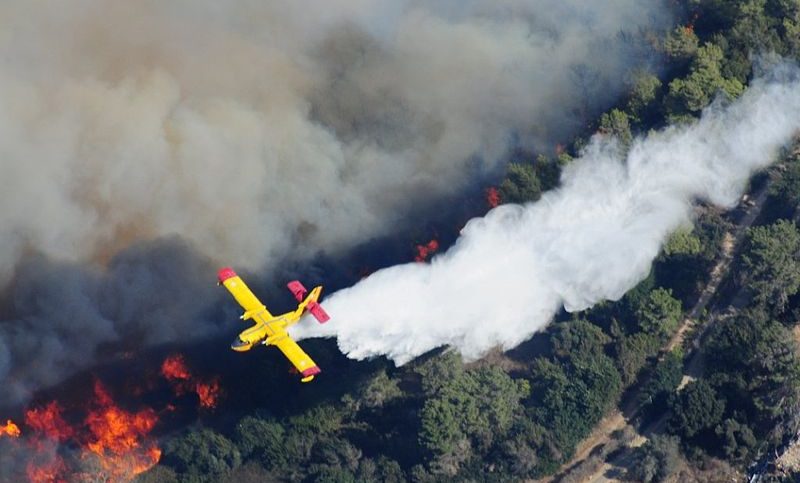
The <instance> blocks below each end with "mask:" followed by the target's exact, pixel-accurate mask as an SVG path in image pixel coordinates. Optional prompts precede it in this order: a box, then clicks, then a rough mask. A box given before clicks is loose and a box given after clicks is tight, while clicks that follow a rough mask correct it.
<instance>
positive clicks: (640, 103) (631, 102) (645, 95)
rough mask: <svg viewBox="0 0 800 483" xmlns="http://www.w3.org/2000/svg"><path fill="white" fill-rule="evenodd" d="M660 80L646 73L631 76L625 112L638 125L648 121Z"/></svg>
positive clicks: (656, 96)
mask: <svg viewBox="0 0 800 483" xmlns="http://www.w3.org/2000/svg"><path fill="white" fill-rule="evenodd" d="M661 86H662V83H661V80H660V79H659V78H658V77H656V76H655V75H653V74H651V73H650V72H647V71H637V72H636V73H634V75H633V80H632V85H631V88H630V93H629V98H628V107H627V111H628V113H629V114H630V118H631V120H632V121H633V122H635V123H637V124H639V123H643V122H645V121H647V120H648V117H649V116H650V115H651V111H652V110H653V106H654V105H655V104H656V101H657V99H658V96H659V93H660V91H661Z"/></svg>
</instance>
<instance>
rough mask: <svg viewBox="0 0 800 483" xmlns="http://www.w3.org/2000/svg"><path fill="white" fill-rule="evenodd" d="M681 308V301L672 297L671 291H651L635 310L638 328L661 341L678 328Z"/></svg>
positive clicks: (681, 312) (681, 313)
mask: <svg viewBox="0 0 800 483" xmlns="http://www.w3.org/2000/svg"><path fill="white" fill-rule="evenodd" d="M682 315H683V308H682V307H681V301H680V300H678V299H676V298H675V297H673V296H672V290H671V289H664V288H657V289H655V290H653V291H651V292H650V293H649V294H648V295H647V297H646V298H645V299H644V300H643V301H642V304H641V305H640V306H639V307H638V308H637V309H636V319H637V320H638V321H639V327H641V329H642V331H644V332H645V333H648V334H652V335H655V336H657V337H659V338H661V339H664V338H666V337H669V336H670V335H671V334H672V333H673V332H674V331H675V329H677V328H678V324H679V323H680V320H681V316H682Z"/></svg>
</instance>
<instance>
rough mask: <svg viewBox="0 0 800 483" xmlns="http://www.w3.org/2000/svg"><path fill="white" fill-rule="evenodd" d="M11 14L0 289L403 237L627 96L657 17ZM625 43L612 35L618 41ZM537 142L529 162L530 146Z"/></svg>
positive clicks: (425, 6) (345, 5) (6, 46)
mask: <svg viewBox="0 0 800 483" xmlns="http://www.w3.org/2000/svg"><path fill="white" fill-rule="evenodd" d="M430 4H431V2H417V1H411V0H407V1H396V0H334V1H325V2H306V1H293V2H278V1H268V2H251V1H248V0H234V1H225V2H220V1H217V0H179V1H170V2H164V1H160V0H142V1H135V2H131V1H127V0H112V1H100V0H70V1H67V2H61V3H60V4H59V5H58V6H57V7H54V6H53V5H52V3H51V2H47V1H43V0H31V1H24V2H2V3H0V59H2V62H1V63H0V170H1V172H2V176H1V177H0V227H2V228H0V285H2V283H3V282H5V281H7V280H8V277H9V274H10V273H11V272H12V270H13V267H14V265H15V264H16V263H17V261H18V260H19V258H20V256H21V254H23V253H27V252H29V251H30V250H33V251H37V252H41V253H44V254H46V255H48V256H50V257H54V258H56V259H59V260H67V261H78V262H81V261H95V262H97V261H99V262H104V261H106V260H108V259H109V258H110V256H112V255H113V254H114V253H115V252H117V251H119V250H120V249H121V248H123V247H125V246H127V245H128V244H129V243H130V242H132V241H135V240H142V239H155V238H158V237H160V236H165V235H172V234H178V235H179V236H181V237H183V238H185V239H186V240H188V241H189V242H190V243H192V244H193V245H194V246H196V247H197V249H198V250H200V251H202V252H203V253H204V254H206V255H207V256H210V257H213V258H214V259H215V260H216V261H218V262H220V263H226V264H228V263H230V264H234V265H238V266H251V267H253V266H265V265H268V264H269V262H271V261H274V260H276V259H279V258H280V257H284V256H287V255H288V254H294V255H297V256H303V255H307V254H309V253H314V252H315V251H317V250H320V249H325V250H329V251H330V252H333V253H335V252H336V250H337V249H339V248H342V247H346V246H348V245H349V244H352V243H354V242H355V241H359V240H363V239H364V238H366V237H369V236H374V235H378V234H380V233H381V232H385V231H386V230H387V229H388V228H390V227H396V226H397V225H396V224H397V222H398V221H401V220H402V217H403V213H407V212H408V204H409V200H414V202H415V203H419V202H421V201H425V200H431V199H435V198H436V197H439V196H444V195H447V194H448V193H453V192H456V191H457V190H458V189H460V188H461V187H463V184H464V183H465V182H466V181H467V180H469V179H470V178H473V179H474V177H475V176H476V175H480V174H485V173H487V172H491V171H492V170H493V169H494V168H495V167H496V164H497V162H498V160H499V159H501V155H502V154H503V152H504V151H505V150H506V149H507V147H508V146H509V143H510V142H511V139H512V137H513V138H514V142H519V143H522V144H526V145H534V144H536V145H539V146H542V145H545V147H546V143H551V142H554V140H555V139H558V138H559V137H561V136H563V135H564V134H565V133H567V132H570V131H571V130H573V129H574V128H575V127H576V126H578V125H580V124H581V122H583V121H584V120H585V119H586V116H587V114H588V113H589V112H591V111H592V110H593V109H595V108H597V107H599V106H603V105H604V104H607V103H608V102H609V101H610V100H613V99H614V98H615V96H616V95H617V94H618V93H619V92H620V88H621V85H622V83H623V80H624V78H625V76H626V73H627V72H628V71H629V69H630V68H631V67H633V66H636V65H641V64H642V63H644V60H643V59H642V58H641V57H639V56H640V55H641V54H642V52H641V51H640V50H638V49H637V48H634V45H641V44H642V42H637V41H631V38H633V37H632V36H631V35H633V36H634V37H635V33H636V32H638V31H639V29H641V28H650V27H653V26H654V27H655V28H660V27H662V26H663V24H664V22H665V20H666V19H667V17H668V15H667V14H666V13H665V12H664V11H663V8H662V2H661V0H652V1H649V2H641V1H637V0H616V1H600V2H585V1H582V0H569V1H563V0H540V1H533V0H527V1H525V0H503V1H497V0H473V1H469V2H456V1H441V2H432V4H433V5H434V6H431V5H430ZM623 31H624V32H626V33H627V34H628V35H627V36H626V35H621V32H623ZM537 143H538V144H537Z"/></svg>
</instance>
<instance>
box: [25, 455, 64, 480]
mask: <svg viewBox="0 0 800 483" xmlns="http://www.w3.org/2000/svg"><path fill="white" fill-rule="evenodd" d="M41 459H42V458H41V457H40V458H37V460H41ZM66 472H67V467H66V465H65V464H64V460H62V459H61V457H60V456H58V455H57V454H55V453H53V454H49V455H47V457H46V458H45V459H44V461H35V462H33V461H32V462H30V463H28V464H27V465H26V466H25V474H26V475H27V476H28V481H30V482H31V483H63V482H65V481H66V479H65V478H64V476H63V475H64V474H65V473H66Z"/></svg>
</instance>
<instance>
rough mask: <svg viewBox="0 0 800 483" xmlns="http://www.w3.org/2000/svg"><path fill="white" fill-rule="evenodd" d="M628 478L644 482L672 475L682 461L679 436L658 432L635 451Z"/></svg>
mask: <svg viewBox="0 0 800 483" xmlns="http://www.w3.org/2000/svg"><path fill="white" fill-rule="evenodd" d="M633 458H634V460H633V464H632V465H631V467H630V469H629V470H628V478H629V479H632V480H633V481H640V482H642V483H651V482H661V481H665V480H666V479H667V478H669V477H670V476H672V475H673V474H674V473H675V472H676V471H677V470H678V467H679V465H680V462H681V453H680V447H679V442H678V438H676V437H675V436H666V435H661V434H656V435H654V436H653V437H652V439H650V440H649V441H647V442H646V443H645V444H643V445H642V446H640V447H639V448H637V449H636V450H635V451H634V453H633Z"/></svg>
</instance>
